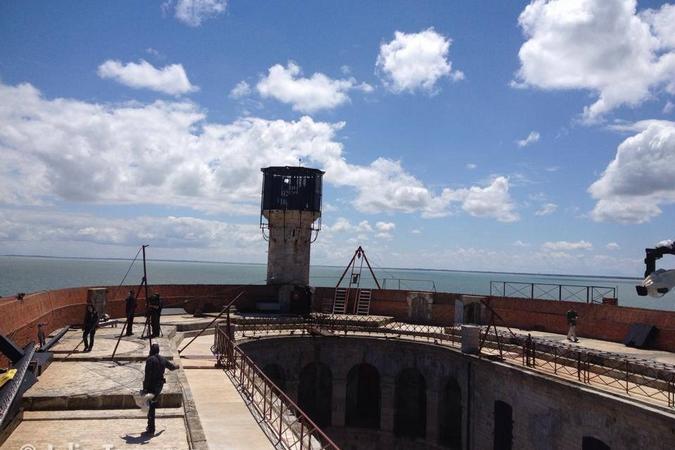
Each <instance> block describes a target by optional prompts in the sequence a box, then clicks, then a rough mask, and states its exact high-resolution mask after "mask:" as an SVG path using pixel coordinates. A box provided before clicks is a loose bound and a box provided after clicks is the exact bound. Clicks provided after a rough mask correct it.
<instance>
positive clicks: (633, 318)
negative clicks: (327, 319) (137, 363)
mask: <svg viewBox="0 0 675 450" xmlns="http://www.w3.org/2000/svg"><path fill="white" fill-rule="evenodd" d="M106 288H107V302H108V308H107V311H108V314H110V316H111V317H113V318H120V317H123V315H124V299H125V298H126V296H127V293H128V291H129V289H134V290H135V289H136V286H121V287H119V289H118V287H117V286H107V287H106ZM241 289H244V290H245V294H244V295H243V296H242V298H240V300H239V301H238V302H237V307H238V308H239V309H240V310H253V309H255V305H256V302H260V301H266V302H276V301H277V292H276V287H274V286H266V285H156V286H151V287H150V291H151V292H158V293H159V294H160V295H161V296H162V298H163V301H164V304H165V306H166V307H184V308H185V309H186V310H187V311H188V312H194V311H195V310H196V309H199V310H204V311H220V309H221V308H222V306H223V305H224V304H226V303H227V302H229V300H230V299H231V298H232V297H233V295H235V294H236V293H237V292H239V290H241ZM87 292H88V288H87V287H77V288H68V289H57V290H52V291H42V292H36V293H31V294H27V295H26V296H25V297H24V298H23V299H22V300H18V299H16V298H15V297H4V298H0V333H2V334H5V335H9V336H10V337H11V338H12V339H13V340H14V341H15V342H16V343H17V344H18V345H20V346H24V345H26V344H28V343H29V342H30V341H35V340H36V335H37V324H38V323H40V322H46V323H47V327H46V328H47V332H51V331H53V330H56V329H58V328H61V327H63V326H66V325H77V324H80V323H82V320H83V317H84V309H85V304H86V301H87ZM333 293H334V289H333V288H324V287H317V288H316V289H315V293H314V297H313V309H314V310H315V311H321V310H322V309H324V308H325V306H326V305H327V304H328V305H330V304H331V303H332V300H333ZM420 296H424V302H426V303H425V310H424V311H423V312H425V314H423V315H421V316H420V315H419V314H418V313H419V310H415V308H413V305H412V300H414V299H415V298H417V297H420ZM462 298H463V295H461V294H453V293H441V292H437V293H430V292H426V293H417V292H412V291H403V290H374V291H373V296H372V301H371V307H370V313H371V314H376V315H384V316H393V317H394V318H395V319H396V320H400V321H414V322H417V323H430V324H435V325H450V324H452V323H453V322H454V317H455V305H456V303H457V302H458V301H461V300H462ZM353 300H354V299H353V297H352V301H351V302H350V304H349V305H348V309H347V311H348V312H351V311H353V308H354V303H353ZM485 301H486V302H488V303H489V304H490V305H491V306H492V308H493V309H494V311H495V312H496V313H497V314H499V316H500V317H501V319H503V321H501V320H499V319H497V320H496V322H497V324H500V325H501V324H505V325H509V326H512V327H517V328H522V329H526V330H541V331H550V332H556V333H566V332H567V324H566V320H565V312H566V311H567V310H568V309H570V308H575V309H576V311H577V312H578V314H579V322H578V326H577V333H578V335H579V336H581V337H589V338H595V339H602V340H607V341H614V342H621V341H622V340H623V338H624V336H625V335H626V334H627V333H628V330H629V328H630V326H631V324H633V323H646V324H652V325H655V326H656V327H657V328H658V329H659V333H658V335H657V338H656V341H655V343H654V348H656V349H659V350H666V351H671V352H675V312H670V311H658V310H649V309H641V308H630V307H622V306H612V305H601V304H587V303H579V302H567V301H556V300H533V299H519V298H508V297H506V298H505V297H485ZM143 311H144V294H143V291H142V290H141V296H140V298H139V308H138V310H137V313H139V314H142V312H143ZM480 315H481V321H482V322H483V323H489V320H490V314H489V311H488V310H487V309H486V308H484V307H483V308H482V309H481V313H480Z"/></svg>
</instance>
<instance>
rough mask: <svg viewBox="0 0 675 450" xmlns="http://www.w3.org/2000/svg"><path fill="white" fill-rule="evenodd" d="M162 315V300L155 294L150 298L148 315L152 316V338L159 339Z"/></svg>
mask: <svg viewBox="0 0 675 450" xmlns="http://www.w3.org/2000/svg"><path fill="white" fill-rule="evenodd" d="M161 314H162V300H161V299H160V298H159V294H154V295H153V296H152V297H150V302H149V303H148V315H149V316H150V329H151V330H152V332H151V334H150V335H151V336H152V337H159V317H160V316H161Z"/></svg>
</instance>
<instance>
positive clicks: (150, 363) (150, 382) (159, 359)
mask: <svg viewBox="0 0 675 450" xmlns="http://www.w3.org/2000/svg"><path fill="white" fill-rule="evenodd" d="M166 369H169V370H172V371H173V370H176V366H175V365H174V364H173V363H172V362H171V361H169V360H168V359H166V358H164V357H163V356H160V354H159V345H157V344H152V345H151V346H150V356H148V359H146V360H145V378H144V379H143V391H145V392H146V393H147V392H149V393H151V394H154V397H153V399H152V400H151V401H150V405H149V406H150V407H149V409H148V428H147V429H146V430H145V431H146V433H148V434H154V433H155V408H157V403H158V402H159V394H160V393H161V392H162V388H163V387H164V383H166V379H164V371H165V370H166Z"/></svg>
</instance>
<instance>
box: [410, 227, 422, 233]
mask: <svg viewBox="0 0 675 450" xmlns="http://www.w3.org/2000/svg"><path fill="white" fill-rule="evenodd" d="M410 233H412V234H422V230H420V229H419V228H414V229H412V230H411V231H410Z"/></svg>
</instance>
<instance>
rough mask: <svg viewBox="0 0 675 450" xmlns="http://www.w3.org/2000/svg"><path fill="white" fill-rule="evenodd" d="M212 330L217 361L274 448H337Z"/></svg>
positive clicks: (221, 328)
mask: <svg viewBox="0 0 675 450" xmlns="http://www.w3.org/2000/svg"><path fill="white" fill-rule="evenodd" d="M228 328H229V327H225V326H219V327H218V328H217V329H216V334H215V343H214V346H213V348H212V350H213V352H214V354H215V355H216V357H217V359H218V362H219V364H221V365H222V366H223V367H224V368H225V371H226V372H227V373H228V375H229V376H230V379H231V380H232V382H233V383H235V385H237V386H238V388H239V389H240V391H241V393H242V394H243V395H244V396H245V397H246V399H247V400H248V401H249V402H250V406H252V407H253V408H252V410H253V411H254V412H255V414H256V415H257V416H258V417H257V419H258V420H259V421H261V422H263V423H264V424H265V425H266V427H265V428H266V429H265V431H266V433H267V434H268V436H269V437H270V438H271V439H272V441H273V442H274V444H275V445H276V446H277V447H281V448H284V449H289V450H304V449H307V450H322V449H330V450H339V447H338V446H337V445H335V443H334V442H333V441H332V440H331V439H330V438H329V437H328V436H326V434H325V433H324V432H323V431H321V429H320V428H319V427H318V426H317V425H316V424H315V423H314V422H312V420H311V419H310V418H309V417H307V415H306V414H305V413H304V412H303V411H302V410H301V409H300V407H298V406H297V405H296V404H295V403H294V402H293V400H291V399H290V398H288V396H286V394H284V392H283V391H282V390H281V389H279V388H278V387H277V386H276V385H275V384H274V383H273V382H272V381H271V380H270V379H269V378H268V377H267V376H266V375H265V374H264V373H263V372H262V370H261V369H260V368H259V367H258V366H257V365H256V364H255V363H254V362H253V361H252V360H251V358H249V357H248V356H246V355H245V354H244V352H243V351H242V350H241V349H240V348H239V347H238V346H237V345H236V344H235V343H234V340H233V339H232V337H231V336H228V331H227V330H228Z"/></svg>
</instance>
